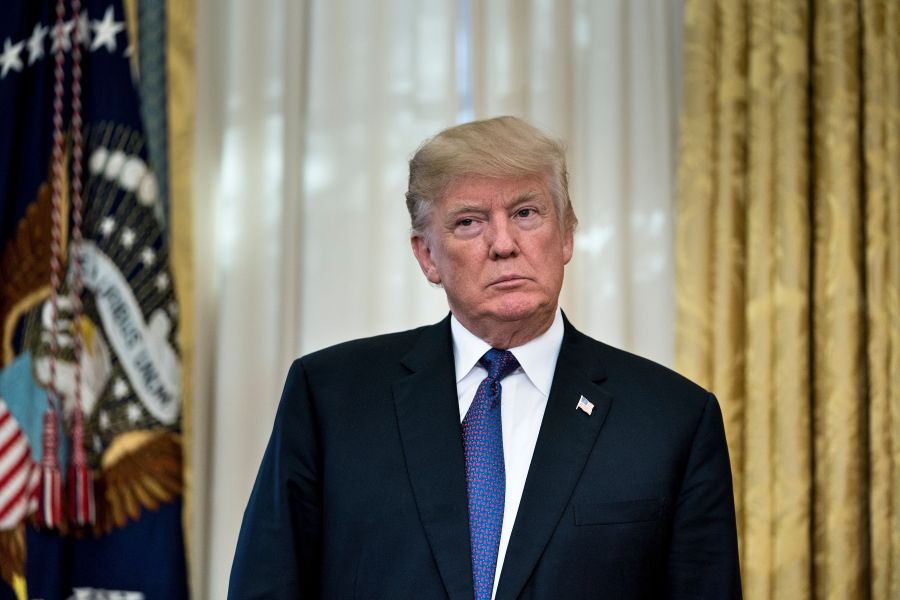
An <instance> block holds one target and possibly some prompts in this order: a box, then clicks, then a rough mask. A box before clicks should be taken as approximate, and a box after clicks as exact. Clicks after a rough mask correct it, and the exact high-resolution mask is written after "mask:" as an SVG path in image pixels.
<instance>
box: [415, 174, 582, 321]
mask: <svg viewBox="0 0 900 600" xmlns="http://www.w3.org/2000/svg"><path fill="white" fill-rule="evenodd" d="M412 245H413V252H414V253H415V255H416V259H417V260H418V261H419V265H420V266H421V267H422V271H423V272H424V273H425V276H426V277H427V278H428V281H430V282H432V283H435V284H442V285H443V286H444V291H445V292H446V293H447V301H448V303H449V304H450V310H451V311H453V314H454V315H456V318H457V319H459V320H460V322H462V323H463V325H465V326H466V327H468V328H469V329H470V330H472V331H473V332H474V333H476V334H481V335H482V337H484V335H483V333H482V332H483V331H484V329H485V328H487V331H488V332H490V331H491V327H492V326H494V327H496V326H501V327H502V326H503V325H502V324H514V323H516V322H519V323H521V324H522V325H523V326H524V327H526V328H527V327H532V326H536V327H537V329H539V330H540V331H542V330H543V329H545V328H546V326H549V324H550V322H552V319H553V313H554V312H555V309H556V303H557V300H558V298H559V291H560V288H561V286H562V281H563V270H564V269H563V268H564V266H565V265H566V263H568V262H569V259H571V258H572V231H571V230H564V228H563V227H561V225H560V222H559V217H558V215H557V212H556V208H555V206H554V204H553V199H552V197H551V195H550V191H549V189H548V188H547V186H546V184H545V183H544V181H543V179H542V178H540V177H537V176H534V177H522V178H514V179H493V178H487V177H478V176H471V177H464V178H462V179H460V180H459V181H458V182H457V183H456V184H455V185H454V186H452V187H451V188H450V190H449V192H448V194H447V196H446V197H445V198H444V200H443V201H442V202H438V203H436V204H435V206H433V208H432V213H431V222H430V225H429V231H428V233H427V235H426V236H424V237H422V236H414V237H413V239H412ZM544 323H546V324H544Z"/></svg>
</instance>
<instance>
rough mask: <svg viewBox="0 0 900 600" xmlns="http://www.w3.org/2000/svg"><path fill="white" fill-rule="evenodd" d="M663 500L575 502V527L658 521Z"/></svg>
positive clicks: (662, 507)
mask: <svg viewBox="0 0 900 600" xmlns="http://www.w3.org/2000/svg"><path fill="white" fill-rule="evenodd" d="M665 504H666V502H665V498H647V499H643V500H626V501H622V502H575V503H574V504H573V507H572V508H573V512H574V513H575V525H613V524H617V523H618V524H626V523H650V522H654V521H658V520H659V518H660V516H661V515H662V512H663V509H664V508H665Z"/></svg>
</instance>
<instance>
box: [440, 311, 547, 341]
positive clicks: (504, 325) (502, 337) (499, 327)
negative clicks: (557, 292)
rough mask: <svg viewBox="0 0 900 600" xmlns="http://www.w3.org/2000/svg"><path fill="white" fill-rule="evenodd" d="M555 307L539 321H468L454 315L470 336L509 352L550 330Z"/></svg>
mask: <svg viewBox="0 0 900 600" xmlns="http://www.w3.org/2000/svg"><path fill="white" fill-rule="evenodd" d="M556 310H557V308H556V306H554V307H553V310H551V311H549V312H548V313H547V314H546V315H541V318H540V319H529V320H523V321H497V320H478V321H470V320H467V319H465V318H463V317H464V315H458V314H456V313H454V316H455V317H456V319H457V320H458V321H459V322H460V324H462V326H463V327H465V328H466V329H468V330H469V331H470V332H471V333H472V334H474V335H476V336H478V337H479V338H480V339H482V340H484V341H485V342H487V343H488V344H490V346H491V348H497V349H498V350H509V349H510V348H517V347H519V346H523V345H525V344H527V343H528V342H530V341H531V340H533V339H535V338H536V337H538V336H540V335H541V334H543V333H544V332H545V331H547V330H548V329H550V326H551V325H552V324H553V319H554V318H555V317H556Z"/></svg>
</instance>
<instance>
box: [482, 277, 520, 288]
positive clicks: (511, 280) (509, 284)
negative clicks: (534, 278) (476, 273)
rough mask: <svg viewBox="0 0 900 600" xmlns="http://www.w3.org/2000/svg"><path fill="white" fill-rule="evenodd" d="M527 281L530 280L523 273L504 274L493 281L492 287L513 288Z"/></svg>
mask: <svg viewBox="0 0 900 600" xmlns="http://www.w3.org/2000/svg"><path fill="white" fill-rule="evenodd" d="M526 281H528V279H527V278H525V277H522V276H521V275H503V276H502V277H498V278H497V279H495V280H494V281H492V282H491V284H490V287H493V288H499V289H511V288H515V287H518V286H520V285H522V284H523V283H525V282H526Z"/></svg>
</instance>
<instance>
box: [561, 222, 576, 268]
mask: <svg viewBox="0 0 900 600" xmlns="http://www.w3.org/2000/svg"><path fill="white" fill-rule="evenodd" d="M574 250H575V228H574V227H566V231H565V233H563V264H565V265H567V264H569V261H570V260H572V252H573V251H574Z"/></svg>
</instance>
